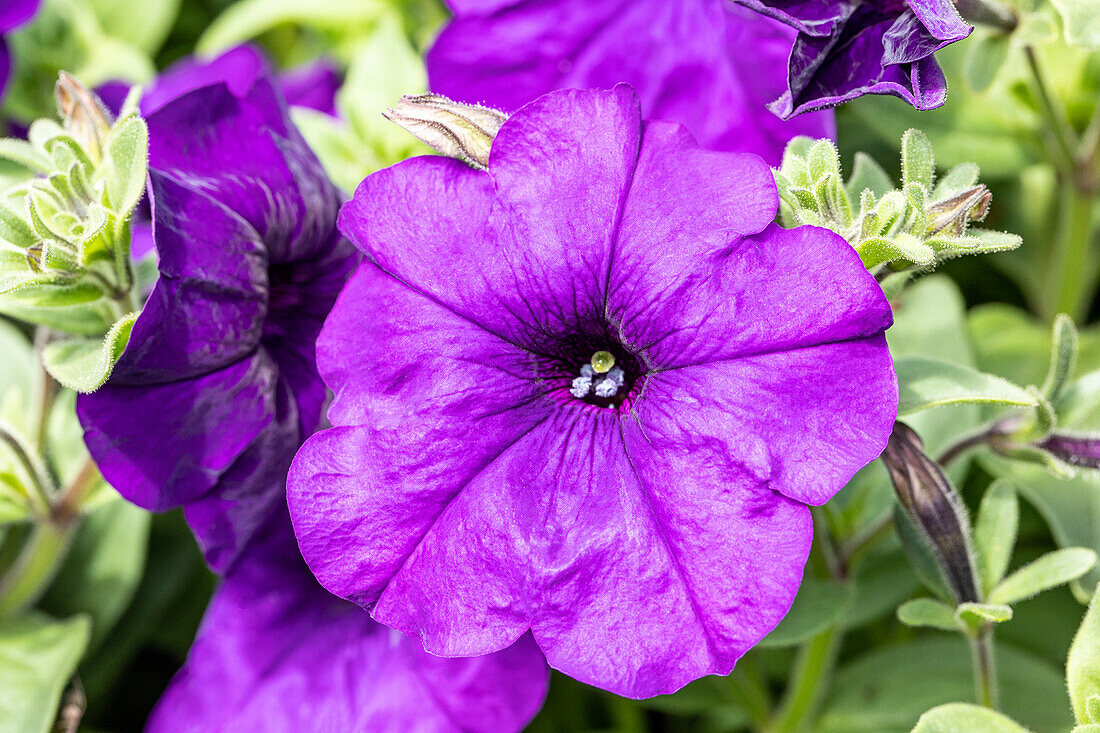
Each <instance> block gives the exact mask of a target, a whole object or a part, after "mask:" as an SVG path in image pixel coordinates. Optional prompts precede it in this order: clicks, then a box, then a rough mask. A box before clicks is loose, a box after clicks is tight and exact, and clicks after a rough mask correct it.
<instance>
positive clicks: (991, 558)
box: [974, 479, 1020, 595]
mask: <svg viewBox="0 0 1100 733" xmlns="http://www.w3.org/2000/svg"><path fill="white" fill-rule="evenodd" d="M1019 524H1020V504H1019V501H1018V500H1017V499H1016V492H1015V491H1014V490H1013V488H1012V484H1010V483H1009V482H1008V481H1005V480H1003V479H1002V480H999V481H995V482H993V485H992V486H990V487H989V488H988V489H987V490H986V492H985V495H984V496H983V497H982V503H981V506H980V507H979V508H978V517H977V519H976V521H975V522H974V549H975V551H976V552H977V555H978V577H979V578H980V579H981V582H982V592H983V593H985V594H986V595H988V594H989V592H990V591H991V590H992V589H993V587H994V586H995V585H997V583H999V582H1000V580H1001V578H1003V577H1004V574H1005V572H1006V571H1007V570H1008V563H1009V560H1011V559H1012V548H1013V547H1014V546H1015V544H1016V532H1017V530H1018V529H1019Z"/></svg>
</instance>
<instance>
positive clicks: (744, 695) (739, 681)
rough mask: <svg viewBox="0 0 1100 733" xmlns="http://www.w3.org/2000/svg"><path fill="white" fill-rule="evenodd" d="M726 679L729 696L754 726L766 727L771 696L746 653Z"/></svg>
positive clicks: (769, 713) (770, 708)
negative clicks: (746, 714)
mask: <svg viewBox="0 0 1100 733" xmlns="http://www.w3.org/2000/svg"><path fill="white" fill-rule="evenodd" d="M726 679H727V680H728V681H729V693H730V697H732V698H733V700H734V701H735V702H736V703H737V704H738V705H739V706H740V707H741V708H742V709H743V710H744V711H745V712H746V713H748V715H749V718H751V719H752V722H753V725H754V726H755V727H756V728H758V729H764V728H766V727H767V725H768V721H769V720H770V719H771V710H772V697H771V695H770V694H768V688H767V686H766V685H765V684H764V680H763V679H762V678H761V677H760V672H759V670H757V669H756V667H755V666H754V665H753V663H752V658H751V657H749V656H748V655H746V656H744V657H741V659H740V660H738V662H737V666H736V667H734V669H733V674H731V675H730V676H729V677H727V678H726Z"/></svg>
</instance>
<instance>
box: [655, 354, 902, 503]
mask: <svg viewBox="0 0 1100 733" xmlns="http://www.w3.org/2000/svg"><path fill="white" fill-rule="evenodd" d="M897 401H898V391H897V379H896V377H895V376H894V370H893V364H892V362H891V359H890V352H889V350H888V349H887V347H886V340H885V337H884V336H883V334H881V333H880V334H877V335H874V336H870V337H867V338H861V339H854V340H850V341H841V342H837V343H830V344H825V345H820V346H813V347H809V348H801V349H795V350H790V351H779V352H773V353H766V354H759V355H756V356H748V357H742V358H738V359H733V360H730V361H725V362H715V363H710V364H704V365H698V366H690V367H685V368H678V369H672V370H669V371H665V372H658V373H656V374H653V375H651V376H650V377H649V378H648V379H647V381H646V384H645V386H644V391H643V394H642V396H641V398H640V399H639V400H638V401H637V402H636V404H635V407H634V414H635V416H636V417H637V420H638V428H639V430H640V431H641V432H642V433H643V434H644V435H645V436H646V439H647V440H648V441H649V442H650V444H651V445H652V447H653V451H654V453H661V452H663V451H665V450H670V451H672V452H684V453H690V452H691V451H692V450H697V451H699V452H701V453H703V454H704V455H706V454H711V453H713V454H714V455H716V456H719V457H720V458H721V459H722V460H724V461H726V462H728V464H729V465H730V466H736V467H740V468H741V469H742V470H744V471H746V472H748V473H749V474H750V475H751V476H752V477H753V482H754V483H755V485H756V486H757V487H759V488H761V489H764V488H767V489H771V490H772V491H778V492H779V493H781V494H783V495H784V496H787V497H789V498H791V499H794V500H796V501H801V502H806V503H808V504H824V503H825V502H826V501H828V500H829V499H830V498H832V496H833V495H834V494H836V492H837V491H839V490H840V489H841V488H842V487H843V486H844V485H845V484H846V483H847V482H848V480H849V479H851V477H852V476H853V475H854V474H855V472H856V471H858V470H859V469H860V468H862V467H863V466H865V465H866V464H867V463H869V462H871V461H872V460H874V458H875V457H877V456H878V454H879V453H881V452H882V450H883V448H885V447H886V442H887V440H888V439H889V436H890V430H891V427H892V426H893V421H894V416H895V415H896V414H897ZM699 462H700V463H701V464H704V465H705V464H707V463H708V462H709V461H707V460H700V461H699Z"/></svg>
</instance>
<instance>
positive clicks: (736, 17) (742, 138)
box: [427, 0, 834, 164]
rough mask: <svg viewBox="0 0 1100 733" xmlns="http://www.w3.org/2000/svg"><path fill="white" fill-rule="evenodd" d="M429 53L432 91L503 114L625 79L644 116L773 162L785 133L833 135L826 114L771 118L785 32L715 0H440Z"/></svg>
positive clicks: (780, 82)
mask: <svg viewBox="0 0 1100 733" xmlns="http://www.w3.org/2000/svg"><path fill="white" fill-rule="evenodd" d="M450 5H451V7H452V9H453V10H454V13H455V18H454V20H453V21H451V23H450V24H449V25H448V26H447V27H446V28H445V29H444V30H443V32H442V33H441V34H440V36H439V39H438V40H437V41H436V43H435V46H434V47H433V48H432V49H431V52H430V53H429V54H428V57H427V62H428V75H429V80H430V86H431V88H432V90H433V91H436V92H439V93H441V94H445V95H447V96H449V97H452V98H454V99H458V100H461V101H465V102H473V103H484V104H488V105H490V106H493V107H497V108H499V109H502V110H504V111H507V112H511V111H513V110H515V109H517V108H518V107H520V106H521V105H523V104H525V103H527V102H529V101H531V100H532V99H534V98H535V97H538V96H539V95H541V94H545V93H546V92H549V91H551V90H553V89H563V88H568V87H582V88H583V87H601V88H607V87H612V86H614V85H615V84H617V83H619V82H626V83H628V84H632V85H633V86H634V88H635V89H636V90H637V92H638V95H639V97H640V98H641V102H642V110H643V112H644V113H645V115H646V116H647V117H651V118H656V119H669V120H675V121H677V122H680V123H682V124H684V125H686V126H687V127H688V128H689V129H690V130H691V131H692V133H694V135H695V137H696V139H697V140H699V142H700V143H702V144H703V146H704V147H708V148H713V149H718V150H733V151H739V152H751V153H757V154H759V155H762V156H764V158H765V159H767V161H768V162H769V163H772V164H778V163H779V160H780V158H781V157H782V154H783V148H784V146H785V144H786V142H787V141H788V140H789V139H790V138H792V137H794V136H795V135H809V136H811V137H833V135H834V126H833V117H832V114H831V113H821V114H818V115H810V116H808V117H804V118H802V119H800V120H798V121H796V122H782V121H781V120H777V119H775V117H774V116H773V115H770V114H768V113H767V112H766V111H765V104H766V103H767V102H768V101H770V100H772V99H775V97H776V96H778V95H779V94H780V93H781V92H782V90H783V88H784V84H785V80H784V76H783V71H782V69H783V67H784V65H785V63H786V60H787V52H788V49H789V48H790V45H791V41H792V39H793V37H794V33H793V31H791V30H790V29H788V28H785V27H784V26H782V25H781V24H779V23H775V22H773V21H770V20H766V19H763V18H759V17H757V16H754V15H753V14H752V13H749V12H747V11H744V10H742V9H740V8H736V7H733V6H732V5H731V4H729V3H728V2H726V0H674V1H670V0H450Z"/></svg>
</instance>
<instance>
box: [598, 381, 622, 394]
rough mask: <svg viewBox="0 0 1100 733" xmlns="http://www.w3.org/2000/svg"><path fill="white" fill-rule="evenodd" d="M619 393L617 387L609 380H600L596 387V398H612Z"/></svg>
mask: <svg viewBox="0 0 1100 733" xmlns="http://www.w3.org/2000/svg"><path fill="white" fill-rule="evenodd" d="M618 391H619V385H617V384H615V383H614V382H612V381H611V380H610V379H602V380H600V382H599V384H597V385H596V396H597V397H612V396H614V395H615V393H616V392H618Z"/></svg>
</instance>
